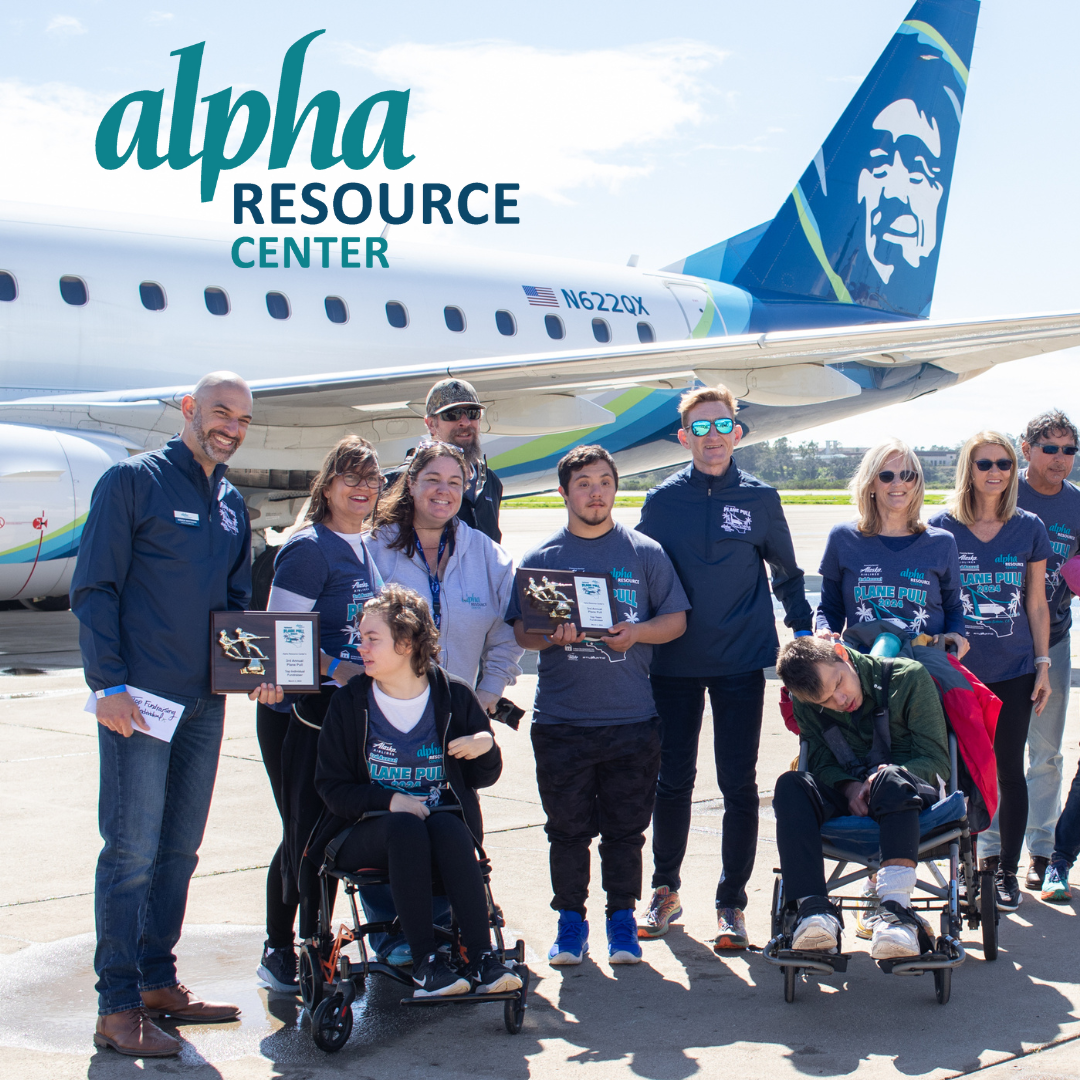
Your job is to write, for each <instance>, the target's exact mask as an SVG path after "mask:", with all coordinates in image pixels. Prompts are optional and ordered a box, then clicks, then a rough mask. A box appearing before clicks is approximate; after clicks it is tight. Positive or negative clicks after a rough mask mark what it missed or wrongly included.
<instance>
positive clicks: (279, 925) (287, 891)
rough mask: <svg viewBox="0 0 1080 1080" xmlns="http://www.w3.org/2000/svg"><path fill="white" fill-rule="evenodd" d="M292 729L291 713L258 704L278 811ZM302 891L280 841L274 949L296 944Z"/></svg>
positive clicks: (258, 730) (269, 888) (273, 881)
mask: <svg viewBox="0 0 1080 1080" xmlns="http://www.w3.org/2000/svg"><path fill="white" fill-rule="evenodd" d="M288 730H289V714H288V713H280V712H275V711H274V710H273V709H271V708H270V706H269V705H258V706H256V708H255V734H256V735H257V736H258V739H259V750H260V752H261V753H262V759H263V766H264V767H265V768H266V775H267V776H268V777H269V778H270V788H271V790H272V791H273V793H274V802H275V803H277V808H278V813H279V814H281V813H282V809H281V797H282V792H281V784H282V781H281V748H282V746H283V745H284V743H285V733H286V732H287V731H288ZM299 903H300V894H299V891H298V890H297V887H296V880H295V878H291V879H286V878H284V877H283V875H282V872H281V844H278V847H277V851H275V852H274V857H273V858H272V859H271V860H270V869H269V870H268V871H267V873H266V943H267V944H268V945H269V946H270V948H272V949H287V948H290V947H291V946H292V944H293V923H294V922H295V921H296V909H297V907H298V905H299Z"/></svg>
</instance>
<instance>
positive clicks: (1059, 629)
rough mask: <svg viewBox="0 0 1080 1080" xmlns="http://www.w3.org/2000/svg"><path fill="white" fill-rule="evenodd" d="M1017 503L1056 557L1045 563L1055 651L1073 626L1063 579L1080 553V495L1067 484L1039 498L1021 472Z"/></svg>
mask: <svg viewBox="0 0 1080 1080" xmlns="http://www.w3.org/2000/svg"><path fill="white" fill-rule="evenodd" d="M1036 452H1037V453H1042V451H1041V450H1040V451H1036ZM1016 501H1017V505H1018V506H1019V507H1020V508H1021V509H1022V510H1027V511H1028V512H1029V513H1031V514H1035V515H1036V516H1037V517H1038V518H1039V520H1040V521H1041V522H1042V523H1043V524H1044V525H1045V526H1046V531H1047V532H1048V533H1049V534H1050V547H1051V549H1052V550H1053V555H1051V556H1050V558H1049V559H1047V561H1046V602H1047V603H1048V604H1049V605H1050V645H1051V647H1053V646H1054V645H1056V644H1057V643H1058V642H1059V641H1060V640H1061V639H1062V638H1063V637H1064V636H1065V635H1066V634H1067V633H1068V632H1069V628H1070V627H1071V626H1072V608H1071V604H1072V593H1071V592H1070V591H1069V586H1068V585H1066V584H1065V579H1064V578H1063V577H1062V576H1061V567H1062V566H1063V565H1064V564H1065V563H1067V562H1068V561H1069V560H1070V559H1071V558H1072V557H1073V556H1074V555H1075V554H1076V552H1077V550H1078V549H1080V491H1077V489H1076V487H1075V486H1074V485H1073V484H1070V483H1069V481H1068V480H1066V481H1065V482H1064V483H1063V484H1062V485H1061V490H1060V491H1059V492H1058V493H1057V494H1056V495H1040V494H1039V492H1037V491H1036V490H1035V489H1034V488H1033V487H1032V486H1031V485H1030V484H1029V483H1028V482H1027V473H1026V472H1022V473H1021V474H1020V487H1019V488H1018V490H1017V498H1016Z"/></svg>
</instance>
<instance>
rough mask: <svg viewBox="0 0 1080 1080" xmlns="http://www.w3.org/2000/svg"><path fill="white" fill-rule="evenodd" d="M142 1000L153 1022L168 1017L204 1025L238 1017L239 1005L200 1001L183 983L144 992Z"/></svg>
mask: <svg viewBox="0 0 1080 1080" xmlns="http://www.w3.org/2000/svg"><path fill="white" fill-rule="evenodd" d="M142 999H143V1005H145V1006H146V1011H147V1013H149V1015H150V1016H152V1017H153V1018H154V1019H155V1020H160V1019H161V1018H162V1017H165V1016H169V1017H172V1019H173V1020H194V1021H196V1022H198V1023H204V1024H205V1023H210V1022H212V1021H214V1020H235V1019H236V1017H238V1016H239V1015H240V1006H239V1005H226V1004H225V1003H224V1002H221V1001H202V1000H201V999H200V998H198V997H196V996H195V995H194V994H193V993H192V992H191V991H190V990H189V989H188V988H187V987H186V986H184V985H183V983H177V984H176V986H166V987H165V988H164V989H162V990H145V991H143V996H142Z"/></svg>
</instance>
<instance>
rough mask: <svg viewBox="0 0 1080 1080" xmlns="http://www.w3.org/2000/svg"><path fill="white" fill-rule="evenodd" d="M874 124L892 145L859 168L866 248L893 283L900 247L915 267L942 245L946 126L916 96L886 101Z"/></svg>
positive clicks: (884, 277) (883, 276)
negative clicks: (940, 213)
mask: <svg viewBox="0 0 1080 1080" xmlns="http://www.w3.org/2000/svg"><path fill="white" fill-rule="evenodd" d="M873 127H874V130H876V131H882V132H886V133H887V134H888V136H889V138H888V139H886V140H885V142H886V143H888V144H889V145H888V146H887V147H882V146H878V147H875V148H874V149H873V150H871V151H870V155H869V156H870V164H869V165H868V166H867V167H866V168H864V169H863V170H862V172H861V173H859V183H858V198H859V202H860V203H863V204H864V207H863V209H864V212H865V215H866V217H865V224H866V253H867V256H868V257H869V259H870V261H871V263H873V265H874V268H875V269H876V270H877V272H878V273H879V274H880V275H881V280H882V281H883V282H885V284H888V282H889V278H890V277H892V273H893V270H894V269H895V268H896V253H895V252H894V251H892V250H890V248H889V245H893V244H894V245H896V246H897V247H899V248H900V256H901V257H902V258H903V259H904V261H905V262H906V263H907V264H908V265H909V266H913V267H916V268H917V267H918V266H919V263H920V261H921V260H922V259H924V258H926V257H928V256H929V255H930V253H931V252H932V251H933V250H934V248H935V247H937V237H938V206H939V204H940V203H941V198H942V196H943V195H944V193H945V185H944V183H943V182H942V180H941V178H940V174H941V167H940V166H939V165H938V164H937V161H938V160H939V159H940V157H941V132H940V131H939V129H938V122H937V119H936V118H935V117H933V116H931V117H929V118H928V117H927V115H926V113H924V112H922V111H921V110H920V109H919V107H918V106H917V105H916V104H915V102H914V101H912V100H911V99H910V98H901V99H899V100H897V101H894V102H892V103H891V104H889V105H886V106H885V108H884V109H882V110H881V112H879V113H878V114H877V116H876V117H875V118H874V124H873Z"/></svg>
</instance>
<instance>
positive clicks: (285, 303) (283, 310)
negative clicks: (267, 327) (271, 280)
mask: <svg viewBox="0 0 1080 1080" xmlns="http://www.w3.org/2000/svg"><path fill="white" fill-rule="evenodd" d="M266 310H267V311H269V312H270V318H271V319H287V318H288V317H289V315H290V314H291V312H290V311H289V298H288V297H287V296H286V295H285V294H284V293H279V292H268V293H267V294H266Z"/></svg>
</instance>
